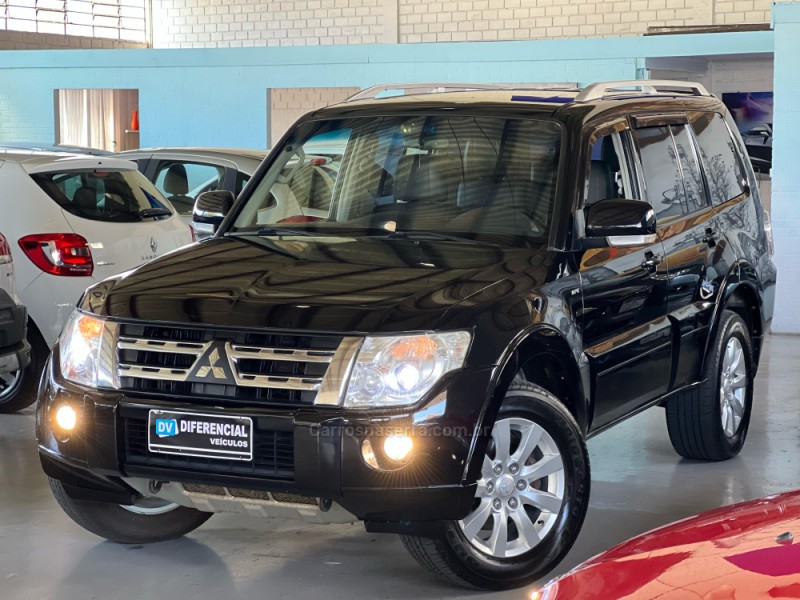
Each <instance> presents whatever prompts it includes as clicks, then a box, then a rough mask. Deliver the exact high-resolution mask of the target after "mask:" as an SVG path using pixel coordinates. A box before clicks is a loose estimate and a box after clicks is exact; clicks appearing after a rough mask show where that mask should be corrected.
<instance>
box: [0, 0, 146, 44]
mask: <svg viewBox="0 0 800 600" xmlns="http://www.w3.org/2000/svg"><path fill="white" fill-rule="evenodd" d="M148 6H149V2H147V0H0V30H4V29H5V30H10V31H29V32H33V33H53V34H61V35H80V36H86V37H95V38H107V39H114V40H125V41H131V42H146V41H147V11H148Z"/></svg>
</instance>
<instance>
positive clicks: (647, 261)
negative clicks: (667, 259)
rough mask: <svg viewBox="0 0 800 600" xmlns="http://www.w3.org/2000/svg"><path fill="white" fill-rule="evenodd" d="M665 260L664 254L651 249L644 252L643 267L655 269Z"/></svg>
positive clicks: (650, 269)
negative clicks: (654, 252)
mask: <svg viewBox="0 0 800 600" xmlns="http://www.w3.org/2000/svg"><path fill="white" fill-rule="evenodd" d="M663 260H664V257H663V256H658V255H657V254H653V253H652V252H650V251H649V250H648V251H647V252H645V253H644V260H643V261H642V268H643V269H647V270H649V271H655V269H656V267H658V265H660V264H661V261H663Z"/></svg>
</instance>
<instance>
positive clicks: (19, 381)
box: [0, 325, 50, 413]
mask: <svg viewBox="0 0 800 600" xmlns="http://www.w3.org/2000/svg"><path fill="white" fill-rule="evenodd" d="M28 342H29V343H30V345H31V362H30V364H29V365H28V366H27V367H25V369H23V370H22V371H14V373H9V375H8V376H6V377H3V378H2V379H3V381H0V413H14V412H18V411H20V410H22V409H23V408H28V407H29V406H30V405H31V404H34V403H35V402H36V399H37V398H38V392H39V379H40V378H41V376H42V370H43V369H44V365H45V363H46V362H47V357H48V356H49V354H50V349H49V348H48V347H47V344H46V343H45V341H44V340H43V339H42V336H41V335H40V334H39V332H38V331H36V330H35V329H34V328H33V327H32V326H30V325H29V326H28ZM11 380H13V383H12V382H11ZM6 384H8V385H7V387H6Z"/></svg>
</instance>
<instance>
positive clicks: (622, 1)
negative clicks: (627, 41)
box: [399, 0, 771, 43]
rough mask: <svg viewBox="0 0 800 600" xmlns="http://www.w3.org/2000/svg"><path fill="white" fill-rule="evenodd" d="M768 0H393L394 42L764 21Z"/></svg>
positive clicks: (624, 32)
mask: <svg viewBox="0 0 800 600" xmlns="http://www.w3.org/2000/svg"><path fill="white" fill-rule="evenodd" d="M770 6H771V3H770V1H769V0H716V2H715V1H714V0H581V1H579V2H576V1H574V0H433V1H431V0H399V33H400V42H404V43H414V42H449V41H466V40H508V39H536V38H553V37H605V36H618V35H631V34H642V33H645V32H646V31H647V29H648V27H681V26H690V25H691V26H697V25H724V24H738V23H768V22H769V18H770Z"/></svg>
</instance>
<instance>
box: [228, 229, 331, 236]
mask: <svg viewBox="0 0 800 600" xmlns="http://www.w3.org/2000/svg"><path fill="white" fill-rule="evenodd" d="M225 235H250V236H257V237H280V236H283V235H305V236H315V235H317V234H316V233H314V232H313V231H303V230H301V229H292V228H290V227H262V228H261V229H259V230H258V231H230V232H228V233H226V234H225Z"/></svg>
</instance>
